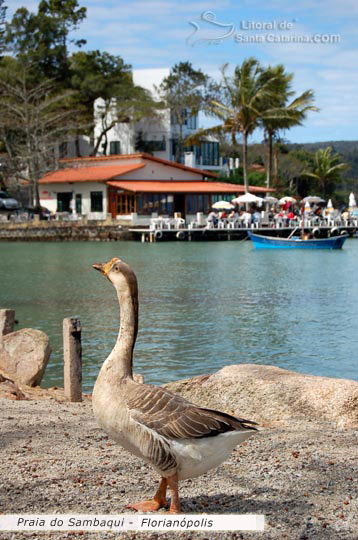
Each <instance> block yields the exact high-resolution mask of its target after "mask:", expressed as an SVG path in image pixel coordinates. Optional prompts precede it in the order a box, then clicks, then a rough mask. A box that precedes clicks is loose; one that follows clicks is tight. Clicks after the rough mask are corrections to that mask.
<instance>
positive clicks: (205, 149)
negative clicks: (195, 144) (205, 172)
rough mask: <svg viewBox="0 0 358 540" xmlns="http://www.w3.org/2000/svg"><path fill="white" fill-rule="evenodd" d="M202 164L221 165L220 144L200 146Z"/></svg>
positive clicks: (202, 144) (213, 143) (203, 143)
mask: <svg viewBox="0 0 358 540" xmlns="http://www.w3.org/2000/svg"><path fill="white" fill-rule="evenodd" d="M200 154H201V159H202V161H201V164H202V165H204V166H205V165H214V166H218V165H219V143H218V142H202V143H201V144H200Z"/></svg>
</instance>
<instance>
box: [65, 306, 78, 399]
mask: <svg viewBox="0 0 358 540" xmlns="http://www.w3.org/2000/svg"><path fill="white" fill-rule="evenodd" d="M63 361H64V389H65V398H66V399H67V401H73V402H76V401H82V346H81V323H80V320H79V319H76V318H72V317H69V318H66V319H63Z"/></svg>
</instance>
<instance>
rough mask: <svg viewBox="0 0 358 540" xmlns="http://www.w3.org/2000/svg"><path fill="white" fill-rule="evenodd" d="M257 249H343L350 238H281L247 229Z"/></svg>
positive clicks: (346, 235)
mask: <svg viewBox="0 0 358 540" xmlns="http://www.w3.org/2000/svg"><path fill="white" fill-rule="evenodd" d="M247 233H248V235H249V237H250V238H251V240H252V242H253V244H254V246H255V248H256V249H341V248H342V247H343V244H344V242H345V241H346V240H347V238H348V236H349V235H348V234H342V235H340V236H331V237H330V238H310V239H308V240H306V239H302V238H301V237H298V236H297V237H293V238H281V237H275V236H263V235H262V234H255V233H253V232H251V231H247Z"/></svg>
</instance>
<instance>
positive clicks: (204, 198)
mask: <svg viewBox="0 0 358 540" xmlns="http://www.w3.org/2000/svg"><path fill="white" fill-rule="evenodd" d="M209 207H210V200H209V195H205V194H203V195H200V194H198V195H187V196H186V211H187V213H188V214H195V213H196V212H204V214H207V213H208V209H209Z"/></svg>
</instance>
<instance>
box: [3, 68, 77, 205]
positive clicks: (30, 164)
mask: <svg viewBox="0 0 358 540" xmlns="http://www.w3.org/2000/svg"><path fill="white" fill-rule="evenodd" d="M13 60H14V59H13ZM14 62H15V60H14ZM28 81H29V78H28V74H27V73H26V72H25V71H24V70H22V71H16V70H15V69H14V70H12V71H11V72H10V71H9V70H6V69H4V68H2V69H1V70H0V107H1V116H0V138H1V140H2V142H3V143H4V145H5V147H6V150H7V154H8V156H9V161H10V163H11V168H12V169H14V170H16V171H17V173H18V174H19V173H22V175H23V176H27V177H28V179H29V182H30V187H31V189H32V194H33V198H34V203H35V206H36V207H39V206H40V198H39V189H38V180H39V178H40V177H41V176H43V174H44V173H45V172H47V171H48V170H50V169H51V168H53V167H54V162H55V159H56V153H55V150H56V148H58V145H59V144H60V142H61V140H64V138H65V136H66V133H67V131H68V130H69V129H71V122H70V120H69V119H70V116H71V111H70V110H69V109H68V107H67V103H66V101H67V99H68V97H69V92H63V91H62V92H58V90H57V88H56V85H55V83H54V81H41V82H39V83H38V84H37V85H33V84H31V85H30V84H29V82H28ZM72 114H73V113H72Z"/></svg>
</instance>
